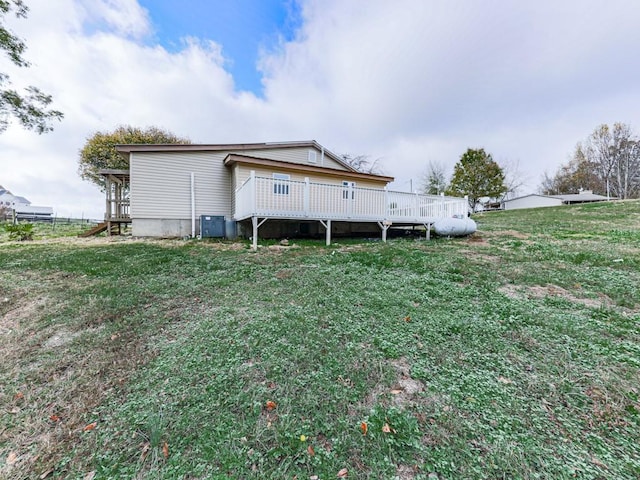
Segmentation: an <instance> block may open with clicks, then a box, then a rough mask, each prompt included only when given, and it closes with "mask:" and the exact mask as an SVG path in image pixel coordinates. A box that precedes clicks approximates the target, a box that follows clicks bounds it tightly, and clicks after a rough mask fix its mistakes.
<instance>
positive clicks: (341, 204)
mask: <svg viewBox="0 0 640 480" xmlns="http://www.w3.org/2000/svg"><path fill="white" fill-rule="evenodd" d="M468 208H469V207H468V202H467V199H466V198H457V197H445V196H443V195H422V194H417V193H406V192H395V191H391V190H387V189H375V188H361V187H355V186H352V185H344V186H343V185H329V184H321V183H313V182H310V181H309V180H305V181H303V182H301V181H293V180H277V179H273V178H268V177H258V176H256V175H255V174H252V175H251V177H249V178H248V179H247V181H246V182H245V183H244V184H243V185H242V186H241V187H240V188H238V189H237V190H236V192H235V212H234V219H235V220H236V221H241V220H245V219H249V218H250V219H251V220H252V224H253V242H254V248H257V243H256V242H257V237H258V228H259V227H260V226H261V225H262V224H263V223H264V222H265V221H267V220H269V219H287V220H295V219H300V220H316V221H318V222H320V223H321V224H322V225H323V226H324V227H325V229H326V232H327V244H329V242H330V240H331V222H332V221H341V222H372V223H376V224H378V225H379V227H380V228H381V230H382V238H383V240H386V232H387V229H388V228H389V227H390V226H391V225H424V226H425V227H427V228H429V227H430V225H431V224H433V223H434V222H435V221H436V220H438V219H439V218H448V217H466V216H467V213H468Z"/></svg>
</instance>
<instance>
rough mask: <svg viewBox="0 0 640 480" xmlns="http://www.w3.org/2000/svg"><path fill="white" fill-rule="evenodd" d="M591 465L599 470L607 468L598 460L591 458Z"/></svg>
mask: <svg viewBox="0 0 640 480" xmlns="http://www.w3.org/2000/svg"><path fill="white" fill-rule="evenodd" d="M591 463H593V464H594V465H596V466H598V467H600V468H606V469H608V467H607V466H606V465H605V464H604V463H602V462H601V461H600V460H598V459H597V458H596V457H591Z"/></svg>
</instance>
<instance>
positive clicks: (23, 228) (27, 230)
mask: <svg viewBox="0 0 640 480" xmlns="http://www.w3.org/2000/svg"><path fill="white" fill-rule="evenodd" d="M4 229H5V230H6V231H7V232H9V238H10V239H11V240H19V241H21V242H24V241H25V240H33V224H32V223H16V224H15V225H14V224H12V223H5V225H4Z"/></svg>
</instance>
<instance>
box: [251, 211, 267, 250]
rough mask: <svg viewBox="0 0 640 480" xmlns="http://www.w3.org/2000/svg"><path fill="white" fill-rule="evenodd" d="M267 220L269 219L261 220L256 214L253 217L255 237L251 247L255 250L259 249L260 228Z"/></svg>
mask: <svg viewBox="0 0 640 480" xmlns="http://www.w3.org/2000/svg"><path fill="white" fill-rule="evenodd" d="M267 220H269V219H268V218H263V219H262V221H260V219H259V218H258V217H257V216H256V215H254V216H252V217H251V224H252V225H253V237H252V242H251V248H252V249H253V251H254V252H255V251H256V250H258V228H260V227H261V226H262V224H264V222H266V221H267Z"/></svg>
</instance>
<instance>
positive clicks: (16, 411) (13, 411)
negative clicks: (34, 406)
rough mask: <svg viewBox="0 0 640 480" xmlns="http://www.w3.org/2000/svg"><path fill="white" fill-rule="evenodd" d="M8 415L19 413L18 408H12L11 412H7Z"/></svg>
mask: <svg viewBox="0 0 640 480" xmlns="http://www.w3.org/2000/svg"><path fill="white" fill-rule="evenodd" d="M9 413H13V414H16V413H20V407H13V408H12V409H11V410H9Z"/></svg>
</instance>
